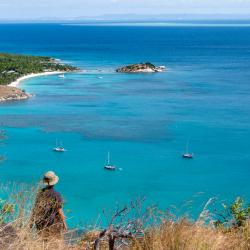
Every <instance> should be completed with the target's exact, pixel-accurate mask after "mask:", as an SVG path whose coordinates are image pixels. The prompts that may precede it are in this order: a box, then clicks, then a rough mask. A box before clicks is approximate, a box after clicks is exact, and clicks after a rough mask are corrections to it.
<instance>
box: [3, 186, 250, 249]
mask: <svg viewBox="0 0 250 250" xmlns="http://www.w3.org/2000/svg"><path fill="white" fill-rule="evenodd" d="M35 190H36V189H33V188H32V189H27V188H26V189H24V188H22V191H20V190H18V192H17V191H15V192H14V193H15V195H14V196H12V198H11V199H10V201H8V202H12V203H13V202H14V204H15V211H16V212H15V213H14V214H12V215H11V216H10V217H9V218H8V220H9V221H10V222H9V223H8V224H7V225H2V226H0V249H3V250H5V249H8V250H9V249H10V250H12V249H13V250H19V249H20V250H46V249H48V250H53V249H56V250H66V249H72V250H80V249H82V250H85V249H86V250H90V249H94V242H95V240H96V239H97V238H98V236H99V233H100V231H98V230H93V231H88V232H87V233H85V234H83V235H81V237H80V238H81V239H78V238H77V237H76V236H74V233H68V234H67V235H64V237H61V238H49V239H46V240H44V238H42V237H41V236H40V235H38V234H37V232H36V230H35V228H33V229H31V228H30V227H29V216H30V212H31V207H32V205H33V198H34V194H35V193H36V191H35ZM8 192H9V190H8ZM205 214H206V213H205ZM203 215H204V213H203V214H202V216H200V217H199V221H196V222H193V223H191V222H189V221H188V220H187V219H179V220H177V219H175V220H170V219H168V218H170V217H168V216H166V215H159V217H158V215H157V224H155V226H153V225H152V224H151V226H150V227H149V226H148V227H147V228H145V231H144V233H143V234H141V235H140V236H138V237H137V238H133V239H132V240H131V239H126V240H125V241H124V243H126V244H121V241H119V240H117V242H116V249H117V250H118V249H121V250H125V249H131V250H248V249H250V222H247V223H246V225H245V226H244V227H240V228H234V229H232V228H231V229H230V230H229V229H227V230H225V229H219V228H215V227H214V226H213V224H212V223H210V224H209V223H203V221H206V222H207V218H203ZM201 218H202V219H201ZM151 221H155V218H153V219H152V218H151ZM159 221H160V222H159ZM106 249H109V248H108V238H107V237H104V238H103V239H102V242H101V244H100V248H99V250H106Z"/></svg>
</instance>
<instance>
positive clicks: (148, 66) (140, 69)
mask: <svg viewBox="0 0 250 250" xmlns="http://www.w3.org/2000/svg"><path fill="white" fill-rule="evenodd" d="M165 70H166V67H165V66H159V67H157V66H155V65H154V64H152V63H150V62H146V63H137V64H131V65H127V66H125V67H121V68H118V69H117V70H116V72H119V73H154V72H163V71H165Z"/></svg>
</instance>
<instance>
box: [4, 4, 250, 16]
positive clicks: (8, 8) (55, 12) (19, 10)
mask: <svg viewBox="0 0 250 250" xmlns="http://www.w3.org/2000/svg"><path fill="white" fill-rule="evenodd" d="M0 13H1V14H0V19H41V18H42V19H46V18H48V19H53V18H55V19H70V18H78V17H88V16H90V17H91V16H92V17H94V16H102V15H114V14H116V15H126V14H136V15H165V14H166V15H168V14H200V15H206V14H232V15H248V14H250V0H0Z"/></svg>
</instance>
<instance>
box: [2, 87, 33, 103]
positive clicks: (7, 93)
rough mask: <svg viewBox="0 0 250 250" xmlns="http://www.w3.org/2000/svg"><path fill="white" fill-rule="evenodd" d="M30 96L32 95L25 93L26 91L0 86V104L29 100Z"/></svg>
mask: <svg viewBox="0 0 250 250" xmlns="http://www.w3.org/2000/svg"><path fill="white" fill-rule="evenodd" d="M30 96H31V95H30V94H27V93H25V91H23V90H21V89H18V88H15V87H10V86H2V85H0V102H4V101H13V100H24V99H28V98H29V97H30Z"/></svg>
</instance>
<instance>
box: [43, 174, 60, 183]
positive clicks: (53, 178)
mask: <svg viewBox="0 0 250 250" xmlns="http://www.w3.org/2000/svg"><path fill="white" fill-rule="evenodd" d="M58 181H59V177H58V176H57V175H56V174H55V173H54V172H53V171H49V172H47V173H46V174H44V176H43V182H44V183H46V184H48V185H49V186H54V185H56V183H57V182H58Z"/></svg>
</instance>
